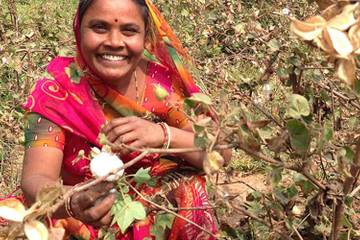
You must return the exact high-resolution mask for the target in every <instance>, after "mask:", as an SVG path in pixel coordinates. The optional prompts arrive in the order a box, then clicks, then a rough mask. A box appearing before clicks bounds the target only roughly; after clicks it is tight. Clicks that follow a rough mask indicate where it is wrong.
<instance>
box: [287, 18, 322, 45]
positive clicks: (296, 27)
mask: <svg viewBox="0 0 360 240" xmlns="http://www.w3.org/2000/svg"><path fill="white" fill-rule="evenodd" d="M291 20H292V23H291V26H290V29H291V31H292V32H293V33H295V34H296V35H297V36H299V37H301V38H302V39H304V40H307V41H311V40H314V39H315V38H317V37H318V36H319V35H320V34H321V32H322V31H323V29H324V27H325V26H326V20H325V19H324V18H323V17H322V16H314V17H311V18H309V19H307V20H305V21H299V20H297V19H294V18H292V19H291Z"/></svg>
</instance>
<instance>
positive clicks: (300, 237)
mask: <svg viewBox="0 0 360 240" xmlns="http://www.w3.org/2000/svg"><path fill="white" fill-rule="evenodd" d="M292 228H293V229H294V232H295V233H296V235H297V236H298V237H299V239H300V240H304V239H303V237H302V236H301V234H300V233H299V231H298V230H297V229H296V227H295V226H294V225H293V226H292Z"/></svg>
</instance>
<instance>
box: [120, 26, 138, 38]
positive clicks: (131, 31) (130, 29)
mask: <svg viewBox="0 0 360 240" xmlns="http://www.w3.org/2000/svg"><path fill="white" fill-rule="evenodd" d="M122 32H123V33H124V35H126V36H133V35H135V34H137V33H139V30H138V29H137V28H134V27H126V28H124V29H123V30H122Z"/></svg>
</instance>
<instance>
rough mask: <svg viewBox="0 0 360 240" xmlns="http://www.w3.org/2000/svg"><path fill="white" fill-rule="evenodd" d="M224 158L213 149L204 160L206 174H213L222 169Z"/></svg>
mask: <svg viewBox="0 0 360 240" xmlns="http://www.w3.org/2000/svg"><path fill="white" fill-rule="evenodd" d="M224 162H225V161H224V158H223V157H222V156H221V155H220V153H218V152H217V151H212V152H210V153H208V154H207V156H206V158H205V160H204V163H203V164H204V165H203V168H204V171H205V172H206V174H208V175H211V174H213V173H216V172H217V171H219V170H220V168H221V167H222V166H223V165H224Z"/></svg>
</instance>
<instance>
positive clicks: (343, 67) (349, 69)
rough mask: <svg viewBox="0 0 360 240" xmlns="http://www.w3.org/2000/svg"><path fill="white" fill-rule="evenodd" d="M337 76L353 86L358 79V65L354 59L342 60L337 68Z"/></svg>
mask: <svg viewBox="0 0 360 240" xmlns="http://www.w3.org/2000/svg"><path fill="white" fill-rule="evenodd" d="M337 75H338V77H339V78H340V79H341V80H343V81H345V82H346V83H347V84H349V85H350V86H353V85H354V82H355V77H356V63H355V60H354V58H351V59H340V60H339V62H338V67H337Z"/></svg>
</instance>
